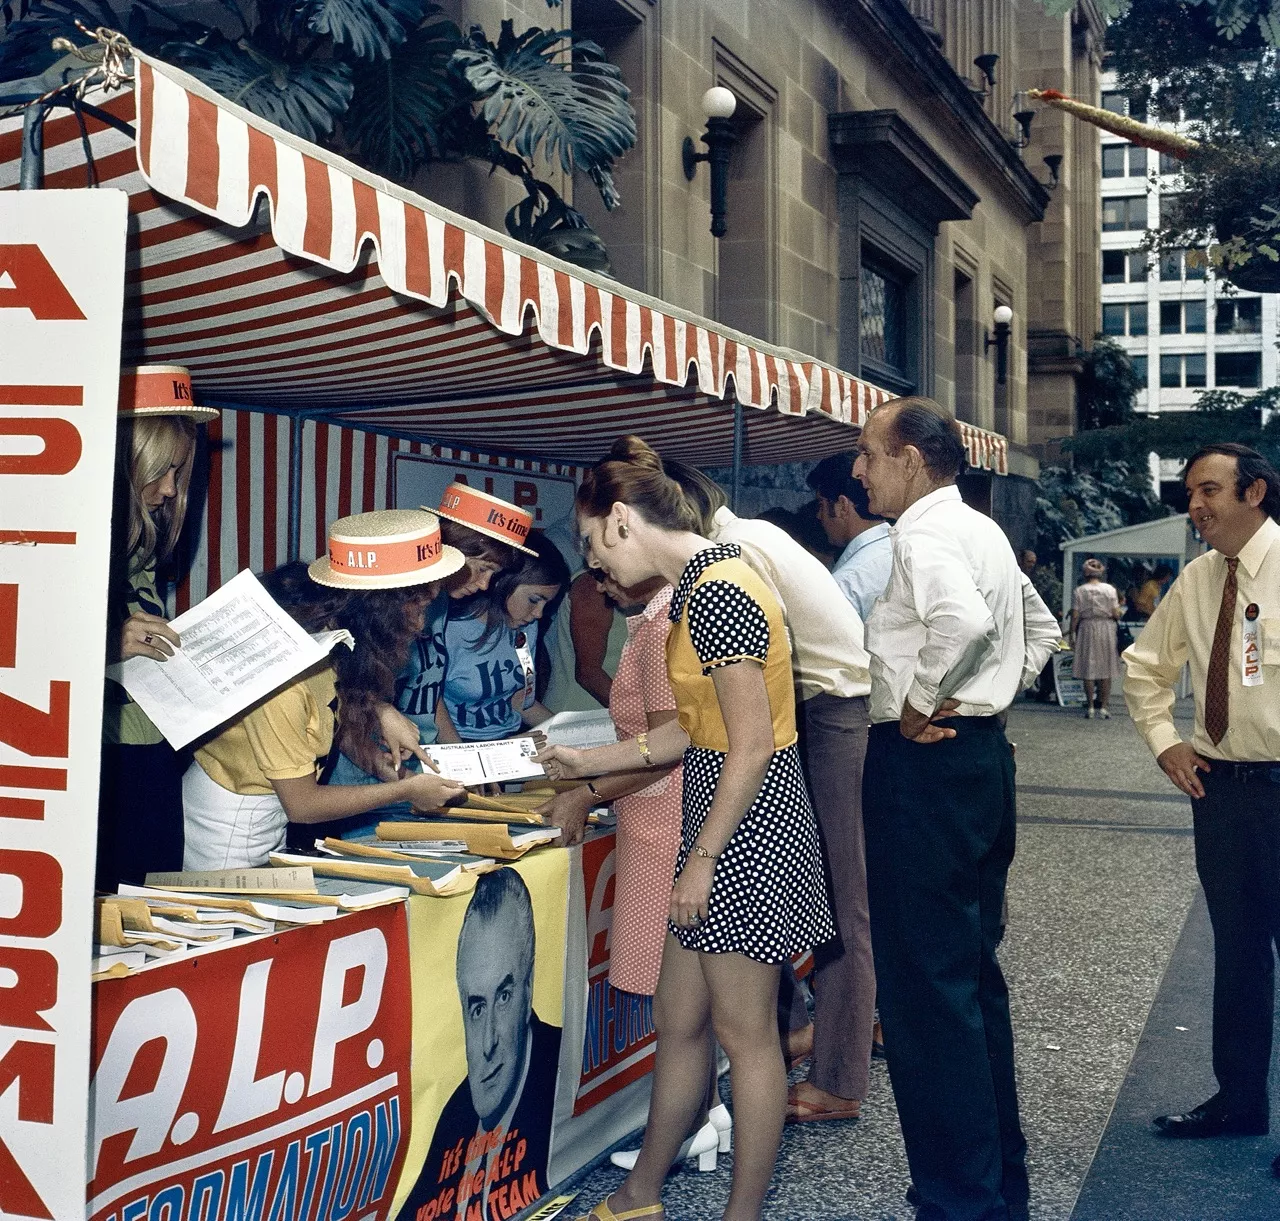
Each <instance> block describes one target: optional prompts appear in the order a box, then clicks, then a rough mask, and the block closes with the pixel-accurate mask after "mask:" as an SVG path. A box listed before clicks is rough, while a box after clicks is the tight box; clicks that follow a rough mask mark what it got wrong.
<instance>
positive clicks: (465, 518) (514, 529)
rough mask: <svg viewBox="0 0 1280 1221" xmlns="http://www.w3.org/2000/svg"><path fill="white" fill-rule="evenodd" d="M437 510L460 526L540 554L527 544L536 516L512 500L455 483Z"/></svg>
mask: <svg viewBox="0 0 1280 1221" xmlns="http://www.w3.org/2000/svg"><path fill="white" fill-rule="evenodd" d="M423 508H424V509H425V508H426V506H425V505H423ZM435 512H436V513H438V514H439V515H440V516H441V517H447V518H448V519H449V520H450V521H456V522H457V523H458V524H459V525H460V526H469V527H470V528H471V529H472V530H478V531H479V532H480V533H481V534H487V535H488V536H489V537H490V538H496V539H497V540H498V542H500V543H507V544H508V545H509V546H512V547H514V548H515V549H516V550H517V551H523V552H524V553H525V555H537V554H538V553H537V552H536V551H534V550H533V549H532V548H530V547H526V546H525V540H526V539H527V538H528V537H529V531H530V530H532V529H533V516H532V515H531V514H529V513H526V512H525V511H524V510H523V509H519V508H517V507H516V506H515V505H513V504H512V503H511V502H510V501H509V500H499V499H498V497H496V496H490V495H489V493H488V492H478V491H477V490H476V489H475V488H473V487H469V486H468V485H467V484H465V483H451V484H450V485H449V486H448V487H447V488H445V490H444V495H443V496H441V497H440V507H439V508H438V509H436V510H435Z"/></svg>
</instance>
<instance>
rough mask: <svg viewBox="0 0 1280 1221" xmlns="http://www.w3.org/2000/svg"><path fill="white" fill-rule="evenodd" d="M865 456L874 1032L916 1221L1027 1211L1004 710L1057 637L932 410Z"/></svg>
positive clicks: (894, 428) (901, 416)
mask: <svg viewBox="0 0 1280 1221" xmlns="http://www.w3.org/2000/svg"><path fill="white" fill-rule="evenodd" d="M858 448H859V454H858V460H857V462H856V464H855V465H854V474H855V475H856V476H858V477H859V478H860V479H861V480H862V482H863V483H864V484H865V485H866V488H867V491H868V492H869V493H870V501H871V505H870V507H871V511H872V512H874V513H878V514H881V515H882V516H884V517H888V518H891V519H896V522H895V525H894V526H893V528H892V530H891V531H890V534H891V537H892V538H893V572H892V575H891V576H890V579H889V587H888V589H887V590H886V592H885V595H884V597H883V598H881V599H880V600H879V601H878V602H877V603H876V607H875V610H874V611H873V612H872V614H871V617H870V619H869V620H868V622H867V649H868V652H870V654H871V722H872V723H871V734H870V741H869V744H868V748H867V765H866V771H865V775H864V784H863V800H862V808H863V819H864V824H865V828H866V844H867V881H868V892H869V898H870V906H871V928H872V937H873V945H874V948H875V963H876V979H877V983H878V985H879V989H880V1020H881V1022H882V1024H883V1026H884V1039H885V1051H886V1054H887V1056H888V1060H889V1074H890V1080H891V1081H892V1084H893V1092H894V1097H895V1099H896V1100H897V1104H898V1115H899V1118H900V1121H901V1124H902V1134H903V1138H904V1141H905V1143H906V1148H907V1160H908V1162H909V1164H910V1166H911V1172H912V1178H913V1180H914V1182H915V1187H916V1191H917V1192H918V1193H919V1212H918V1214H917V1215H918V1217H919V1218H920V1219H921V1221H940V1219H942V1218H945V1219H946V1221H1005V1219H1006V1218H1013V1219H1019V1218H1025V1217H1026V1216H1027V1215H1028V1214H1027V1208H1028V1188H1027V1172H1026V1141H1025V1139H1024V1138H1023V1135H1022V1129H1021V1125H1020V1123H1019V1120H1018V1098H1017V1090H1016V1087H1015V1084H1014V1068H1013V1029H1012V1025H1011V1023H1010V1019H1009V993H1008V989H1007V988H1006V986H1005V981H1004V976H1003V975H1002V974H1001V971H1000V964H999V962H998V961H997V960H996V946H997V944H998V943H999V940H1000V933H1001V929H1000V914H1001V908H1002V906H1003V902H1004V892H1005V880H1006V877H1007V874H1008V870H1009V864H1010V862H1011V861H1012V860H1013V852H1014V836H1015V827H1014V781H1013V756H1012V753H1011V751H1010V749H1009V743H1008V742H1007V741H1006V739H1005V736H1004V729H1003V726H1002V724H1001V718H1000V715H999V714H1000V713H1002V712H1004V710H1005V709H1006V708H1008V707H1009V705H1010V704H1011V703H1012V702H1013V698H1014V696H1015V695H1016V694H1017V692H1018V690H1019V688H1020V687H1021V686H1022V683H1023V679H1024V676H1025V675H1026V674H1028V673H1030V674H1031V675H1034V674H1037V673H1039V670H1040V667H1041V666H1042V665H1043V663H1044V659H1045V658H1046V657H1047V656H1048V654H1049V653H1050V652H1051V651H1052V650H1053V647H1054V645H1053V641H1052V640H1051V639H1048V635H1049V632H1050V631H1051V630H1052V634H1053V636H1054V637H1056V635H1057V632H1056V626H1057V625H1056V623H1054V621H1053V617H1052V615H1051V614H1050V613H1049V611H1048V609H1047V608H1046V607H1044V606H1043V603H1041V602H1040V599H1039V597H1038V595H1036V594H1035V591H1034V590H1033V589H1031V587H1030V585H1029V583H1025V582H1024V581H1023V579H1022V574H1021V573H1020V572H1019V569H1018V562H1017V560H1016V559H1015V558H1014V554H1013V549H1012V548H1011V547H1010V546H1009V541H1008V539H1006V538H1005V536H1004V534H1003V533H1002V532H1001V530H1000V527H999V526H997V525H996V524H995V522H993V521H992V520H991V519H990V518H989V517H985V516H983V515H982V514H981V513H978V512H976V511H975V510H973V509H971V508H969V507H968V506H967V505H965V504H964V502H963V501H962V500H961V499H960V492H959V490H958V489H957V488H956V478H957V476H958V475H959V474H960V472H961V470H962V469H963V467H964V446H963V444H962V442H961V440H960V434H959V429H958V428H957V426H956V424H955V421H954V420H951V419H950V418H949V417H948V416H947V415H946V414H945V413H944V412H943V411H942V409H941V408H940V407H938V405H937V404H936V403H933V402H932V401H931V400H929V399H924V398H904V399H895V400H892V401H890V402H889V403H886V404H885V405H884V406H883V407H881V408H880V409H879V410H877V411H876V412H874V413H873V414H872V415H871V417H870V419H869V420H868V422H867V426H866V428H865V429H864V430H863V433H862V437H861V439H860V442H859V446H858ZM1026 608H1030V609H1031V610H1032V611H1033V612H1034V614H1033V616H1032V617H1033V619H1034V621H1035V623H1036V628H1035V632H1034V635H1033V636H1032V637H1031V639H1030V647H1029V633H1028V631H1027V630H1026V629H1025V627H1024V620H1025V619H1026V614H1027V612H1026ZM1050 623H1053V628H1052V629H1050V628H1049V626H1048V625H1049V624H1050Z"/></svg>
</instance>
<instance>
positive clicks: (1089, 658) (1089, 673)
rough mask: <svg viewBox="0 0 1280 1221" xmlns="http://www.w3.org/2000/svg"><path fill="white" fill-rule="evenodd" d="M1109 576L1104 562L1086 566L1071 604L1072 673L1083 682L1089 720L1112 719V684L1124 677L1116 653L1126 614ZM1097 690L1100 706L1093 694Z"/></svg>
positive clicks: (1118, 656) (1098, 561)
mask: <svg viewBox="0 0 1280 1221" xmlns="http://www.w3.org/2000/svg"><path fill="white" fill-rule="evenodd" d="M1106 575H1107V568H1106V565H1105V564H1103V562H1102V561H1101V560H1097V559H1087V560H1085V562H1084V580H1083V581H1082V582H1081V583H1080V584H1079V585H1077V586H1076V591H1075V595H1074V596H1073V598H1072V600H1071V633H1072V643H1073V647H1074V649H1075V658H1074V659H1073V661H1072V663H1071V673H1072V674H1073V675H1074V676H1075V677H1076V678H1078V679H1081V680H1082V681H1083V682H1084V695H1085V705H1086V706H1085V710H1084V714H1085V716H1087V717H1092V716H1093V715H1094V708H1095V707H1096V708H1097V715H1098V716H1100V717H1101V718H1102V719H1103V720H1104V721H1107V720H1110V719H1111V712H1110V711H1109V709H1108V707H1107V705H1108V704H1109V703H1110V701H1111V684H1112V683H1113V682H1114V681H1115V680H1116V679H1117V678H1121V677H1122V676H1123V671H1122V669H1121V666H1120V654H1119V653H1118V652H1117V651H1116V621H1117V620H1118V619H1119V618H1120V616H1121V615H1123V614H1124V606H1123V604H1122V603H1121V601H1120V596H1119V595H1118V594H1117V593H1116V589H1115V586H1114V585H1108V584H1107V583H1106V582H1105V581H1104V580H1103V579H1102V578H1103V577H1105V576H1106ZM1095 687H1096V689H1097V702H1096V704H1095V701H1094V690H1095Z"/></svg>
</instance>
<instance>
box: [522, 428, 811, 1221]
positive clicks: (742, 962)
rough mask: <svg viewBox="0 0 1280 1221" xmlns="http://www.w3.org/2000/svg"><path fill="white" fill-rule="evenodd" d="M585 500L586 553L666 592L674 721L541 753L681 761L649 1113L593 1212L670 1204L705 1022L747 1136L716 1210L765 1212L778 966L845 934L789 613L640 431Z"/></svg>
mask: <svg viewBox="0 0 1280 1221" xmlns="http://www.w3.org/2000/svg"><path fill="white" fill-rule="evenodd" d="M577 515H578V528H579V530H580V532H581V543H582V547H583V551H584V554H585V555H586V557H587V561H588V563H589V564H591V565H592V566H593V567H597V568H601V569H603V570H604V571H605V572H606V573H607V574H608V575H609V576H610V577H611V578H612V579H613V580H614V581H616V582H617V583H618V584H619V585H624V586H634V585H639V584H642V583H643V582H645V581H648V580H650V579H651V578H653V577H658V576H660V577H662V578H663V579H664V580H665V581H666V582H668V583H669V584H670V585H671V586H672V587H673V589H674V593H673V595H672V598H671V609H670V619H671V623H672V627H671V634H670V637H669V640H668V644H667V666H668V670H669V674H670V678H671V685H672V689H673V690H674V692H675V697H676V706H677V714H678V720H676V721H672V722H669V723H667V724H665V725H662V726H659V727H658V728H657V729H655V730H654V731H652V732H647V731H646V732H642V733H640V734H638V735H636V737H634V738H631V739H629V740H627V741H625V742H619V743H618V744H616V745H612V746H602V747H597V748H595V749H594V750H589V751H582V750H573V749H569V748H565V747H550V748H548V749H547V750H546V751H545V752H543V756H542V758H543V759H544V760H545V761H546V762H547V764H548V770H549V771H550V772H551V774H552V775H553V776H561V777H564V776H583V775H601V774H605V773H610V772H616V771H629V770H634V769H635V768H637V767H661V766H665V765H667V764H670V763H674V762H676V761H677V760H682V761H683V766H684V797H683V818H682V835H681V845H680V849H679V852H678V854H677V857H676V866H675V869H676V872H675V881H674V886H673V888H672V892H671V900H670V911H669V924H668V933H667V939H666V944H665V946H664V948H663V956H662V966H661V969H660V973H659V977H658V988H657V994H656V996H655V1003H654V1016H655V1022H656V1024H657V1028H658V1049H657V1057H656V1063H655V1073H654V1085H653V1098H652V1102H651V1104H650V1108H649V1124H648V1127H647V1128H646V1130H645V1138H644V1144H643V1146H642V1147H641V1150H640V1154H639V1157H638V1159H637V1161H636V1165H635V1169H634V1170H633V1171H632V1172H631V1174H630V1175H629V1176H628V1177H627V1179H626V1181H625V1182H624V1183H623V1185H622V1187H621V1188H619V1190H618V1191H616V1192H614V1193H613V1195H611V1196H610V1197H608V1198H607V1199H605V1200H602V1201H601V1202H600V1203H598V1204H597V1205H596V1206H595V1207H594V1208H593V1209H592V1210H591V1212H590V1214H589V1217H590V1218H593V1219H594V1221H614V1219H615V1218H616V1219H618V1221H622V1219H624V1218H631V1217H635V1218H639V1217H657V1216H659V1215H661V1214H662V1211H663V1210H662V1204H661V1192H662V1183H663V1179H664V1177H665V1176H666V1173H667V1171H668V1169H669V1168H670V1166H671V1163H672V1162H673V1161H674V1160H675V1158H676V1156H677V1155H678V1153H679V1150H680V1146H681V1142H682V1141H683V1140H684V1139H685V1136H686V1134H687V1133H688V1132H689V1130H690V1128H691V1126H692V1125H693V1124H694V1121H695V1120H696V1119H697V1118H698V1115H699V1112H700V1109H701V1108H702V1106H703V1105H704V1103H705V1093H706V1082H707V1079H708V1075H709V1073H710V1067H711V1066H710V1054H711V1052H710V1047H711V1044H710V1040H709V1038H708V1028H709V1027H710V1028H712V1029H714V1031H715V1035H716V1038H717V1039H718V1040H719V1042H720V1045H721V1046H722V1047H723V1048H724V1049H725V1052H726V1053H727V1055H728V1057H729V1068H730V1073H731V1080H732V1084H733V1100H734V1118H735V1124H734V1128H735V1132H736V1138H737V1139H736V1151H735V1156H734V1171H733V1186H732V1189H731V1192H730V1195H729V1202H728V1205H727V1207H726V1209H725V1212H724V1217H725V1218H730V1219H731V1221H756V1219H757V1218H759V1216H760V1210H761V1206H762V1203H763V1200H764V1195H765V1192H766V1191H767V1190H768V1186H769V1180H770V1177H771V1175H772V1173H773V1164H774V1161H775V1159H776V1157H777V1152H778V1144H779V1142H780V1140H781V1136H782V1120H783V1114H784V1111H785V1109H786V1101H787V1078H786V1069H785V1067H784V1065H783V1061H782V1049H781V1047H780V1045H779V1042H778V1035H777V1028H776V1018H775V1006H776V1002H777V991H778V972H779V965H780V964H781V963H782V962H784V961H786V960H787V959H788V958H790V957H791V955H793V954H794V953H796V952H797V951H799V950H801V949H805V948H808V947H810V946H813V945H816V944H820V943H821V942H823V941H826V940H828V939H829V938H831V937H832V936H834V933H835V929H834V925H833V923H832V919H831V913H830V909H829V907H828V903H827V895H826V889H825V885H824V882H823V874H822V860H821V855H820V850H819V847H818V835H817V826H816V823H815V821H814V816H813V811H812V809H811V808H810V806H809V799H808V795H807V793H806V792H805V787H804V779H803V777H802V775H801V771H800V761H799V757H798V755H797V751H796V746H795V743H796V724H795V692H794V687H793V685H792V677H791V658H790V648H789V645H788V643H787V637H786V631H785V628H784V626H783V621H782V612H781V609H780V607H779V606H778V603H777V600H776V599H775V598H774V597H773V595H772V594H770V592H769V590H768V588H767V587H766V586H765V585H764V583H763V582H762V581H761V580H760V578H759V577H757V576H756V575H755V574H754V572H752V570H751V569H750V568H749V567H747V565H746V564H745V563H743V561H742V560H741V558H740V552H739V549H738V548H737V547H736V546H731V545H730V546H719V545H715V544H713V543H712V542H711V541H710V540H709V539H707V538H704V537H703V536H702V535H700V534H698V533H697V525H698V519H697V516H696V514H695V513H694V511H693V509H692V508H691V506H690V505H689V503H688V501H687V500H686V499H685V496H684V493H683V492H682V490H681V488H680V485H679V484H678V483H677V482H676V481H675V480H674V479H672V478H670V477H669V476H668V475H667V474H666V473H665V471H664V469H663V466H662V460H661V458H660V457H659V456H658V455H657V454H656V453H655V452H654V451H653V450H652V449H650V447H649V446H648V445H646V444H645V443H644V442H643V441H642V440H640V439H639V438H638V437H623V438H621V439H620V440H619V441H618V442H616V443H615V445H614V447H613V449H612V451H611V452H610V455H609V457H608V458H606V459H605V460H604V461H602V462H600V463H598V464H597V465H596V466H595V467H594V468H593V469H592V470H590V471H588V472H587V475H586V477H585V478H584V479H583V482H582V485H581V487H580V488H579V489H578V495H577Z"/></svg>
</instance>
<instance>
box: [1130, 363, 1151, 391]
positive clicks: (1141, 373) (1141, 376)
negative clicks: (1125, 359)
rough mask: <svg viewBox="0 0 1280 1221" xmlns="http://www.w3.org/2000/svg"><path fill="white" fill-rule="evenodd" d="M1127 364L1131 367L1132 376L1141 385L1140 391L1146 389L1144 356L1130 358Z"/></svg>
mask: <svg viewBox="0 0 1280 1221" xmlns="http://www.w3.org/2000/svg"><path fill="white" fill-rule="evenodd" d="M1129 363H1130V364H1131V365H1132V366H1133V373H1134V376H1135V377H1136V378H1137V379H1138V381H1140V382H1141V383H1142V386H1141V389H1143V390H1145V389H1146V388H1147V358H1146V357H1145V356H1130V357H1129Z"/></svg>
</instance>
